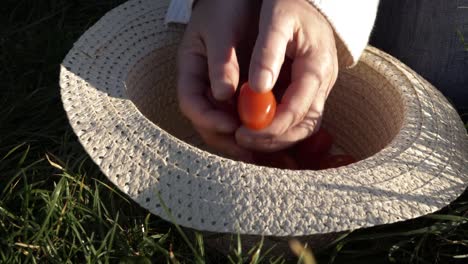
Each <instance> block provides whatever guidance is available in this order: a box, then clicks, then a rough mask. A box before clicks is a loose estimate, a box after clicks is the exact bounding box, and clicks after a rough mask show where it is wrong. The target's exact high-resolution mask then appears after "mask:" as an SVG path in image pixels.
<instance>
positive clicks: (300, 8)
mask: <svg viewBox="0 0 468 264" xmlns="http://www.w3.org/2000/svg"><path fill="white" fill-rule="evenodd" d="M285 55H286V57H288V58H290V59H292V61H293V64H292V73H291V83H290V85H289V87H288V88H287V89H286V91H285V94H284V96H283V98H282V100H281V102H279V104H278V106H277V110H276V111H277V112H276V115H275V118H274V119H273V122H272V123H271V124H270V125H269V126H268V127H267V128H265V129H262V130H259V131H253V130H249V129H248V128H245V127H241V128H239V129H238V130H237V131H236V140H237V142H238V144H239V145H241V146H244V147H245V148H249V149H255V150H262V151H275V150H279V149H283V148H286V147H288V146H291V145H293V144H294V143H296V142H297V141H299V140H301V139H304V138H306V137H307V136H309V135H311V134H312V133H313V132H314V131H316V129H318V127H319V125H320V122H321V117H322V113H323V109H324V104H325V101H326V98H327V96H328V94H329V93H330V90H331V88H332V86H333V85H334V83H335V81H336V78H337V75H338V60H337V51H336V46H335V38H334V34H333V29H332V27H331V26H330V24H329V23H328V21H327V19H326V18H325V17H324V16H323V15H322V14H321V13H320V12H319V11H318V10H317V9H315V7H313V6H312V5H310V4H309V3H308V2H307V1H304V0H264V1H263V4H262V7H261V11H260V21H259V33H258V37H257V39H256V42H255V46H254V50H253V53H252V57H251V61H250V67H249V84H250V86H251V87H252V89H253V90H255V91H257V92H264V91H268V90H271V89H272V88H273V86H274V84H275V82H276V80H277V78H278V75H279V72H280V69H281V66H282V64H283V61H284V60H285Z"/></svg>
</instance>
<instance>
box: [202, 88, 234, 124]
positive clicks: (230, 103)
mask: <svg viewBox="0 0 468 264" xmlns="http://www.w3.org/2000/svg"><path fill="white" fill-rule="evenodd" d="M205 96H206V98H207V99H208V101H209V102H210V103H211V105H212V106H213V107H214V108H216V109H218V110H220V111H223V112H225V113H228V114H229V115H231V116H234V117H236V118H237V109H236V97H235V96H234V97H233V98H231V99H229V100H226V101H219V100H216V99H215V98H214V96H213V93H212V92H211V89H206V90H205Z"/></svg>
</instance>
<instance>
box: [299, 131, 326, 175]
mask: <svg viewBox="0 0 468 264" xmlns="http://www.w3.org/2000/svg"><path fill="white" fill-rule="evenodd" d="M332 145H333V137H332V136H331V135H330V133H328V131H327V130H325V129H324V128H320V129H319V130H318V131H317V132H316V133H315V134H312V135H311V136H309V137H308V138H306V139H304V140H302V141H300V142H299V143H297V145H295V146H294V150H293V151H294V157H295V158H296V161H297V163H298V164H299V166H300V168H301V169H306V170H316V169H318V168H319V161H320V159H321V158H322V157H323V156H325V155H326V154H327V152H328V151H329V150H330V149H331V147H332Z"/></svg>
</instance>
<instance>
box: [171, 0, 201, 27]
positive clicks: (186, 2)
mask: <svg viewBox="0 0 468 264" xmlns="http://www.w3.org/2000/svg"><path fill="white" fill-rule="evenodd" d="M193 1H194V0H171V3H170V4H169V8H168V9H167V13H166V18H165V20H164V22H165V23H166V24H167V23H182V24H187V23H188V21H189V19H190V15H191V14H192V5H193Z"/></svg>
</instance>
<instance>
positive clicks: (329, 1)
mask: <svg viewBox="0 0 468 264" xmlns="http://www.w3.org/2000/svg"><path fill="white" fill-rule="evenodd" d="M307 1H309V2H310V3H311V4H312V5H314V6H315V7H316V8H317V9H318V10H319V11H320V12H322V14H323V15H324V16H325V17H326V18H327V19H328V22H329V23H330V25H331V26H332V27H333V29H334V31H335V35H336V36H337V38H336V40H337V41H336V42H337V43H336V48H337V50H338V60H339V61H340V65H342V66H346V67H349V66H353V65H355V64H356V63H357V61H358V60H359V57H360V56H361V54H362V52H363V51H364V49H365V47H366V46H367V43H368V42H369V36H370V33H371V31H372V28H373V26H374V22H375V16H376V14H377V8H378V5H379V0H355V1H352V0H307Z"/></svg>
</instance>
